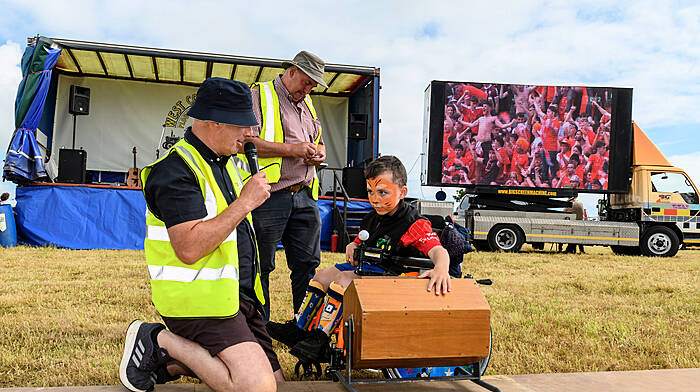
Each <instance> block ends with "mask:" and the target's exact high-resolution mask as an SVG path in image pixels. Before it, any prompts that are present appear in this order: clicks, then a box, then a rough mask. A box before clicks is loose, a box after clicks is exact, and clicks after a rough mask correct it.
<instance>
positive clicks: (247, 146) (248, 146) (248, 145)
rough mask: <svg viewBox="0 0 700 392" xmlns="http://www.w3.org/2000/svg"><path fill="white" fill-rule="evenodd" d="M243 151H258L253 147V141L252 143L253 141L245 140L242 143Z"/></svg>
mask: <svg viewBox="0 0 700 392" xmlns="http://www.w3.org/2000/svg"><path fill="white" fill-rule="evenodd" d="M243 151H245V153H246V154H247V153H249V152H252V153H253V154H257V153H258V149H257V148H255V143H253V142H247V143H246V144H244V145H243Z"/></svg>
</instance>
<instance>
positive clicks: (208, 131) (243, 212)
mask: <svg viewBox="0 0 700 392" xmlns="http://www.w3.org/2000/svg"><path fill="white" fill-rule="evenodd" d="M188 115H189V116H190V117H192V118H194V123H193V125H192V128H191V129H188V130H187V131H186V132H185V137H184V138H183V139H182V140H180V141H179V142H178V143H176V144H175V145H174V146H173V147H172V148H171V149H170V150H169V151H168V153H167V154H166V156H164V157H163V158H161V159H160V160H158V161H156V162H155V163H153V164H151V165H149V166H147V167H145V168H144V169H143V172H142V174H141V180H142V182H143V189H144V195H145V198H146V204H147V205H148V215H147V217H146V226H147V228H146V242H145V250H146V264H148V272H149V275H150V279H151V291H152V301H153V304H154V305H155V307H156V310H157V311H158V313H159V314H160V315H161V317H162V318H163V321H164V322H165V325H167V328H168V329H165V326H164V325H162V324H159V323H144V322H142V321H139V320H136V321H134V322H132V323H131V325H130V326H129V328H128V330H127V334H126V341H125V345H124V355H123V357H122V361H121V364H120V367H119V376H120V379H121V381H122V383H123V384H124V386H125V387H127V388H128V389H130V390H132V391H135V392H137V391H147V390H150V389H152V388H153V386H154V384H156V383H164V382H167V381H170V380H173V379H175V378H178V377H179V376H180V375H189V376H195V377H198V378H199V379H200V380H202V381H203V382H204V383H206V384H207V385H208V386H209V387H210V388H212V389H213V390H215V391H223V390H227V391H229V390H240V391H275V390H276V389H277V384H276V380H283V376H282V372H281V370H280V365H279V362H278V360H277V356H276V354H275V352H274V351H273V350H272V341H271V339H270V337H269V335H268V334H267V332H266V330H265V324H264V322H263V317H262V314H261V311H262V305H263V303H264V299H263V295H262V286H261V283H260V264H259V260H258V250H257V248H256V242H255V238H254V231H253V229H252V220H251V214H250V212H251V211H252V210H253V209H255V208H256V207H258V206H259V205H260V204H262V203H263V202H264V201H265V200H266V199H267V198H268V197H270V186H269V185H268V181H267V179H266V178H265V174H264V173H263V172H260V173H257V174H256V175H254V176H252V177H251V178H250V179H249V180H248V181H247V182H246V184H245V186H244V185H243V181H242V179H241V177H240V174H239V172H238V170H237V169H236V166H235V165H234V163H233V162H232V159H233V158H230V157H231V156H232V155H235V154H236V153H238V152H242V151H243V140H244V138H245V137H246V136H250V135H251V129H250V127H251V126H254V125H257V120H256V119H255V115H254V114H253V104H252V98H251V92H250V88H249V87H248V86H247V85H245V84H243V83H241V82H235V81H231V80H228V79H221V78H210V79H207V80H205V81H204V83H202V85H201V86H200V88H199V91H197V98H196V100H195V103H194V104H193V105H192V107H191V109H190V110H189V113H188Z"/></svg>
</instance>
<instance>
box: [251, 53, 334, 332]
mask: <svg viewBox="0 0 700 392" xmlns="http://www.w3.org/2000/svg"><path fill="white" fill-rule="evenodd" d="M282 66H283V67H284V68H285V71H284V73H283V74H282V75H280V76H278V77H276V78H275V79H274V80H272V81H269V82H263V83H256V84H254V85H253V87H252V93H253V110H254V111H255V115H256V117H257V119H258V121H259V123H260V126H258V127H253V135H254V136H255V137H252V138H249V139H246V140H251V141H253V142H254V143H255V145H256V147H257V149H258V156H259V157H260V159H259V164H260V167H261V168H262V170H263V171H265V173H266V174H267V178H268V179H269V181H270V185H271V195H270V198H269V199H268V200H267V201H266V202H265V203H264V204H263V205H261V206H260V207H258V208H257V209H256V210H255V211H253V218H254V223H255V232H256V235H257V239H258V245H259V248H260V265H261V269H262V270H261V277H262V286H263V292H264V293H265V299H266V300H267V301H268V303H267V305H266V307H267V309H268V312H266V314H267V315H268V316H269V315H270V312H269V306H270V304H269V298H270V296H269V292H268V277H269V274H270V273H271V272H272V271H273V270H274V269H275V251H276V250H277V245H278V244H279V243H280V242H282V245H283V246H284V250H285V253H286V256H287V265H288V266H289V269H290V270H291V280H292V301H293V305H294V309H289V310H286V312H289V311H290V310H291V311H293V313H291V314H295V313H296V311H297V309H299V307H300V306H301V303H302V301H303V299H304V295H305V293H306V288H307V286H308V285H309V281H310V280H311V278H312V277H313V276H314V273H315V271H316V267H317V266H318V265H319V263H320V260H321V245H320V238H321V218H320V215H319V212H318V208H317V207H316V200H317V199H318V177H317V175H316V166H318V165H320V164H321V163H322V162H323V161H324V160H325V159H326V148H325V146H324V145H323V138H322V136H321V132H322V130H321V122H320V121H319V119H318V116H317V114H316V109H315V108H314V105H313V103H312V101H311V98H310V96H309V93H310V92H311V90H312V89H313V88H314V87H316V86H317V85H322V86H326V84H325V82H324V80H323V72H324V62H323V61H322V60H321V59H320V58H318V57H317V56H315V55H313V54H311V53H309V52H306V51H301V52H299V53H298V54H297V55H296V56H295V57H294V59H293V60H292V61H285V62H283V63H282ZM239 158H242V159H244V157H242V156H241V155H239ZM279 317H280V316H279V315H278V316H277V317H275V318H279ZM282 317H283V316H282Z"/></svg>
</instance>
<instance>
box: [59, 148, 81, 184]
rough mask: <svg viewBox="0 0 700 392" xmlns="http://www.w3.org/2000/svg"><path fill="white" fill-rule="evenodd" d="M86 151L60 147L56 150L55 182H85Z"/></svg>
mask: <svg viewBox="0 0 700 392" xmlns="http://www.w3.org/2000/svg"><path fill="white" fill-rule="evenodd" d="M86 164H87V151H85V150H73V149H68V148H62V149H60V150H58V179H57V182H64V183H70V184H85V166H86Z"/></svg>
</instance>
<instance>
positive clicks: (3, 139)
mask: <svg viewBox="0 0 700 392" xmlns="http://www.w3.org/2000/svg"><path fill="white" fill-rule="evenodd" d="M21 58H22V51H21V50H20V47H19V45H18V44H16V43H14V42H10V41H7V42H5V44H4V45H2V46H0V161H2V160H4V159H5V151H7V147H8V145H9V144H10V137H11V136H12V132H13V131H14V130H15V111H14V108H15V96H16V94H17V86H18V85H19V82H20V80H22V72H21V71H20V69H19V62H20V60H21ZM1 176H2V175H1V174H0V177H1ZM14 189H15V186H14V184H12V183H9V182H0V193H2V192H11V193H13V194H14Z"/></svg>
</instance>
